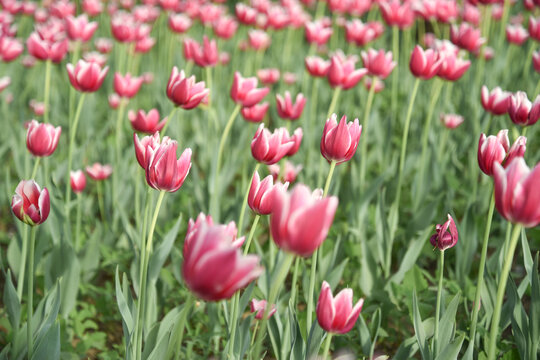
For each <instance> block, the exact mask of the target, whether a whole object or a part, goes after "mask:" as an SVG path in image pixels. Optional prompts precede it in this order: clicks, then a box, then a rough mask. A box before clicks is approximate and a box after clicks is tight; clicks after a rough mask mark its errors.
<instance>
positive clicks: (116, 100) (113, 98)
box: [108, 93, 120, 109]
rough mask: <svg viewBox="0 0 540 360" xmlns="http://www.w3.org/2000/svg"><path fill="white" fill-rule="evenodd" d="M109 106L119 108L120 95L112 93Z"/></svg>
mask: <svg viewBox="0 0 540 360" xmlns="http://www.w3.org/2000/svg"><path fill="white" fill-rule="evenodd" d="M108 102H109V106H110V107H111V109H117V108H118V106H120V96H118V94H116V93H112V94H110V95H109V97H108Z"/></svg>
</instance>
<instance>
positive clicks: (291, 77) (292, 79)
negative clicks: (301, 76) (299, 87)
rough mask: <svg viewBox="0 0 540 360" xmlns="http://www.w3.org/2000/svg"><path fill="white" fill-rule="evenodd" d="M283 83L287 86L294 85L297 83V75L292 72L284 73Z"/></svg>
mask: <svg viewBox="0 0 540 360" xmlns="http://www.w3.org/2000/svg"><path fill="white" fill-rule="evenodd" d="M283 82H284V83H285V84H287V85H293V84H295V83H296V74H295V73H292V72H288V71H286V72H284V73H283Z"/></svg>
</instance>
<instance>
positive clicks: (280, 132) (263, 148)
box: [251, 124, 295, 165]
mask: <svg viewBox="0 0 540 360" xmlns="http://www.w3.org/2000/svg"><path fill="white" fill-rule="evenodd" d="M294 146H295V142H294V140H290V139H289V136H288V133H287V130H286V129H285V128H279V129H275V130H274V133H273V134H272V133H270V131H268V129H265V128H264V124H261V125H260V126H259V128H258V129H257V132H256V133H255V136H253V140H252V141H251V154H252V155H253V157H254V158H255V160H257V161H258V162H261V163H263V164H266V165H271V164H275V163H277V162H278V161H279V160H281V159H282V158H283V157H284V156H286V155H287V154H288V153H289V151H291V149H292V148H293V147H294Z"/></svg>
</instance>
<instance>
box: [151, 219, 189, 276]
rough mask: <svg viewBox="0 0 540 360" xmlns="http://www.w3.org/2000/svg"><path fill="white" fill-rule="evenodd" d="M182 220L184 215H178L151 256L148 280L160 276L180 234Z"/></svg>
mask: <svg viewBox="0 0 540 360" xmlns="http://www.w3.org/2000/svg"><path fill="white" fill-rule="evenodd" d="M181 222H182V215H181V214H180V216H179V217H178V219H177V220H176V223H175V224H174V226H173V227H172V228H171V229H170V230H169V232H168V233H167V235H165V238H164V239H163V242H162V243H161V244H160V245H159V246H158V248H157V249H156V251H154V252H153V253H152V255H151V256H150V261H149V264H148V281H149V282H152V283H153V282H155V281H156V280H157V278H158V276H159V271H160V270H161V268H162V267H163V264H164V263H165V260H166V259H167V256H169V254H170V252H171V249H172V246H173V245H174V241H175V240H176V237H177V236H178V231H179V230H180V224H181Z"/></svg>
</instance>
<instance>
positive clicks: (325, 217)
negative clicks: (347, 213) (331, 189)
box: [270, 184, 338, 257]
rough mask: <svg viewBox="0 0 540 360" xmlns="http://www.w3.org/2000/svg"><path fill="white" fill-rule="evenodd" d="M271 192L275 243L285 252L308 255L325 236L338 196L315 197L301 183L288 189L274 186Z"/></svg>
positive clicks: (272, 225)
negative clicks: (290, 189)
mask: <svg viewBox="0 0 540 360" xmlns="http://www.w3.org/2000/svg"><path fill="white" fill-rule="evenodd" d="M272 193H273V198H274V199H273V210H272V214H271V216H270V230H271V233H272V238H273V239H274V242H275V243H276V245H277V246H278V247H279V248H281V249H282V250H284V251H287V252H291V253H294V254H296V255H298V256H303V257H309V256H311V254H312V253H313V252H314V251H315V250H316V249H317V248H319V246H321V244H322V243H323V241H324V240H325V239H326V235H327V234H328V230H329V229H330V226H331V225H332V222H333V220H334V215H335V213H336V209H337V205H338V199H337V197H335V196H330V197H325V198H321V197H320V196H314V195H313V194H312V193H311V191H310V190H309V188H308V187H307V186H305V185H302V184H299V185H296V186H295V187H294V189H293V190H292V191H291V192H287V191H286V189H285V188H284V187H283V186H277V187H276V188H275V189H274V190H273V192H272Z"/></svg>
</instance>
